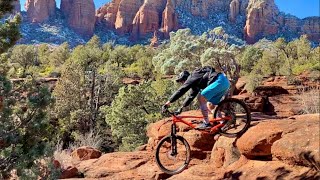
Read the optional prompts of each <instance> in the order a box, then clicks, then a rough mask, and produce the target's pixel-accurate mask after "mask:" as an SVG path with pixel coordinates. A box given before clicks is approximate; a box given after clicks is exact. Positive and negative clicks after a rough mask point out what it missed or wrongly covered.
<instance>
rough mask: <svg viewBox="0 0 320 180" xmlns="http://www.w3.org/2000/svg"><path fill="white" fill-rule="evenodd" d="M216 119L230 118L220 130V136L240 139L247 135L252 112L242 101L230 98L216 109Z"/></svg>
mask: <svg viewBox="0 0 320 180" xmlns="http://www.w3.org/2000/svg"><path fill="white" fill-rule="evenodd" d="M214 118H230V119H231V120H226V121H224V122H223V123H224V124H225V125H224V126H223V127H222V128H221V129H220V134H222V135H224V136H227V137H238V136H241V135H242V134H243V133H245V132H246V131H247V130H248V128H249V126H250V122H251V112H250V110H249V108H248V106H247V105H246V104H245V103H244V102H243V101H241V100H239V99H235V98H228V99H225V100H223V101H221V102H220V103H219V104H218V107H217V108H216V109H215V112H214Z"/></svg>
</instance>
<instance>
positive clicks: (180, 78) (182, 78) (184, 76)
mask: <svg viewBox="0 0 320 180" xmlns="http://www.w3.org/2000/svg"><path fill="white" fill-rule="evenodd" d="M189 76H190V73H189V72H188V71H183V72H181V73H180V74H179V75H178V77H177V79H176V82H182V81H186V80H187V79H188V77H189Z"/></svg>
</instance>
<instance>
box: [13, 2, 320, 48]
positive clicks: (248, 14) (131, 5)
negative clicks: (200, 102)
mask: <svg viewBox="0 0 320 180" xmlns="http://www.w3.org/2000/svg"><path fill="white" fill-rule="evenodd" d="M17 3H19V2H16V3H15V5H17ZM17 6H18V5H17ZM25 7H26V10H27V16H28V18H27V19H28V20H29V21H30V22H32V23H41V22H44V21H47V20H48V19H50V18H54V16H55V14H56V2H55V0H27V1H26V4H25ZM60 9H61V11H62V13H63V14H64V16H65V18H66V21H67V24H68V26H69V27H71V28H72V29H73V30H74V31H75V32H77V33H78V34H81V35H85V36H89V37H90V36H92V35H93V33H94V30H95V27H96V26H97V25H102V27H104V28H105V29H109V30H114V31H115V32H117V34H119V35H124V34H130V36H131V39H133V40H137V39H139V38H142V37H145V36H146V35H147V34H153V33H154V34H156V35H158V36H159V38H168V37H169V33H170V32H171V31H176V30H178V29H179V28H185V27H184V26H183V24H182V23H181V22H180V20H181V18H182V16H183V15H181V14H179V13H178V12H179V11H178V9H183V10H184V11H186V12H188V13H190V14H191V15H192V16H193V17H203V18H208V17H209V16H210V15H212V14H216V13H221V12H222V13H227V15H228V17H229V18H228V20H227V21H228V22H225V23H228V24H230V25H231V26H234V25H237V24H239V25H241V26H243V27H241V26H239V28H240V30H241V28H242V31H243V38H244V39H245V40H246V41H247V42H248V43H255V42H256V41H258V40H259V39H261V38H263V37H268V36H273V35H281V34H287V33H293V34H295V36H299V35H302V34H307V35H308V37H309V38H310V39H311V40H312V41H315V42H319V41H320V26H319V23H320V18H319V17H309V18H305V19H299V18H297V17H295V16H291V15H286V14H284V13H282V12H280V11H279V9H278V7H277V6H276V4H275V2H274V0H207V1H203V0H112V1H111V2H109V3H107V4H105V5H103V6H102V7H100V8H99V9H97V10H96V11H95V6H94V2H93V0H61V7H60ZM17 11H19V8H17ZM239 17H244V18H243V19H242V20H240V21H241V22H240V21H239V20H238V19H239ZM240 19H241V18H240ZM190 21H192V19H191V20H190ZM204 31H205V30H204ZM155 32H157V33H155Z"/></svg>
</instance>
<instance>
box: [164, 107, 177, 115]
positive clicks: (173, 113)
mask: <svg viewBox="0 0 320 180" xmlns="http://www.w3.org/2000/svg"><path fill="white" fill-rule="evenodd" d="M163 113H168V114H170V115H171V116H177V115H179V114H181V113H180V112H172V111H169V109H168V108H165V111H164V112H163Z"/></svg>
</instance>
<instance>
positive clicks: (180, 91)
mask: <svg viewBox="0 0 320 180" xmlns="http://www.w3.org/2000/svg"><path fill="white" fill-rule="evenodd" d="M193 83H194V81H191V80H190V79H188V80H187V81H186V82H185V83H184V84H183V85H182V86H181V87H180V88H179V89H178V90H177V91H176V92H175V93H174V94H173V95H172V96H171V97H170V99H169V102H170V103H173V102H175V101H176V100H178V99H179V98H180V97H181V96H183V95H184V94H185V93H186V92H187V91H188V90H189V89H190V88H191V86H192V84H193Z"/></svg>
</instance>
